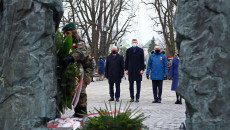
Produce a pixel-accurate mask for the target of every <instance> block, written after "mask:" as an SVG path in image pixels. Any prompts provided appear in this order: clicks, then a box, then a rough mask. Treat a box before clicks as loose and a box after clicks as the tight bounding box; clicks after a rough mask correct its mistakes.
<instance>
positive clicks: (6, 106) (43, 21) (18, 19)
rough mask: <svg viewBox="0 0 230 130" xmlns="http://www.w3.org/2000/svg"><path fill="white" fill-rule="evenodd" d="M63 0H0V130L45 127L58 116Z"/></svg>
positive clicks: (28, 129)
mask: <svg viewBox="0 0 230 130" xmlns="http://www.w3.org/2000/svg"><path fill="white" fill-rule="evenodd" d="M62 14H63V7H62V1H61V0H0V40H1V41H0V129H1V130H18V129H23V130H24V129H25V130H30V129H45V128H46V122H47V121H48V120H49V119H53V118H55V117H56V99H55V96H56V93H57V80H56V73H55V71H56V47H55V43H54V35H55V31H56V29H57V28H58V25H59V22H60V19H61V17H62Z"/></svg>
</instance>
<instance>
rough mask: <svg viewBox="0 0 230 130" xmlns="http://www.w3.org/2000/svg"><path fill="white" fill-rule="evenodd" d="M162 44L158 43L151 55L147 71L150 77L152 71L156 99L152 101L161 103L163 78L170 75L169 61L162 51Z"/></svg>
mask: <svg viewBox="0 0 230 130" xmlns="http://www.w3.org/2000/svg"><path fill="white" fill-rule="evenodd" d="M160 49H161V48H160V46H159V45H156V46H155V48H154V50H155V51H154V53H153V54H151V55H150V57H149V60H148V66H147V71H146V77H147V79H149V74H150V71H151V80H152V87H153V95H154V101H153V102H152V103H161V95H162V85H163V80H166V77H167V75H168V61H167V58H166V56H165V54H163V53H162V52H161V51H160Z"/></svg>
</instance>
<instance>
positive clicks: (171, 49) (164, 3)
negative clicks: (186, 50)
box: [142, 0, 177, 55]
mask: <svg viewBox="0 0 230 130" xmlns="http://www.w3.org/2000/svg"><path fill="white" fill-rule="evenodd" d="M142 2H143V3H145V4H146V5H148V6H151V7H153V8H152V9H154V10H155V11H156V13H157V17H152V18H151V19H152V20H153V21H154V25H156V26H158V25H160V26H161V30H154V31H156V32H158V33H159V34H162V35H163V36H164V41H165V44H166V54H168V55H174V53H175V46H176V44H175V38H174V36H175V31H174V28H173V17H174V10H175V5H176V4H177V0H149V1H148V2H144V1H142Z"/></svg>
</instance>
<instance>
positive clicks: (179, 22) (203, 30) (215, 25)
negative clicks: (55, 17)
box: [174, 0, 230, 130]
mask: <svg viewBox="0 0 230 130" xmlns="http://www.w3.org/2000/svg"><path fill="white" fill-rule="evenodd" d="M229 5H230V0H199V1H197V0H178V5H177V11H176V16H175V21H174V25H175V28H176V30H177V34H178V35H177V44H178V45H179V47H180V65H179V78H178V92H179V93H180V94H181V95H182V96H183V97H184V98H185V100H186V117H187V119H186V128H187V129H188V130H227V129H229V128H230V13H229V12H230V8H229Z"/></svg>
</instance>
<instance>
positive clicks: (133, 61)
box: [125, 47, 145, 81]
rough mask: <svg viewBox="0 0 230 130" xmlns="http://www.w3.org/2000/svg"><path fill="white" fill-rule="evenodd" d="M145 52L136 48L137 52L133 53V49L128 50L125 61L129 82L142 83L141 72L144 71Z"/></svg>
mask: <svg viewBox="0 0 230 130" xmlns="http://www.w3.org/2000/svg"><path fill="white" fill-rule="evenodd" d="M144 69H145V66H144V51H143V49H141V48H139V47H136V50H135V52H133V47H131V48H129V49H127V51H126V60H125V70H128V72H129V74H128V77H129V81H142V75H141V74H140V71H141V70H143V71H144Z"/></svg>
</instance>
